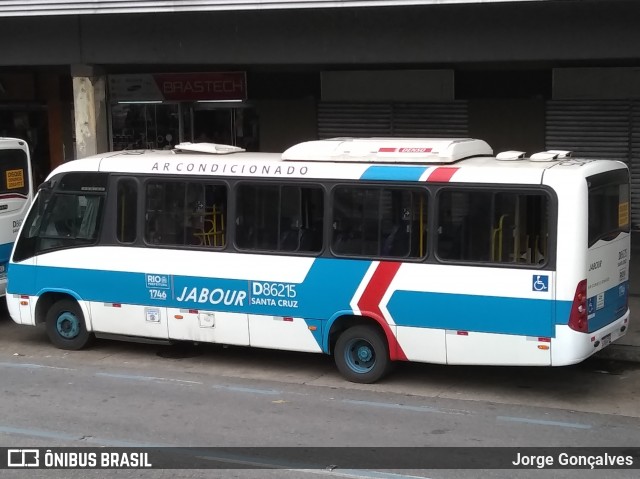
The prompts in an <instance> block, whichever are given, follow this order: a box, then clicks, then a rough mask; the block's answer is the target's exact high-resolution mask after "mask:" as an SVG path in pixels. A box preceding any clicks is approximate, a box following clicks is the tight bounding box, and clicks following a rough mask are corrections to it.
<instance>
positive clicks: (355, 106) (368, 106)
mask: <svg viewBox="0 0 640 479" xmlns="http://www.w3.org/2000/svg"><path fill="white" fill-rule="evenodd" d="M468 125H469V114H468V105H467V102H466V101H455V102H446V103H444V102H443V103H396V104H392V103H330V102H321V103H320V104H319V105H318V138H320V139H325V138H336V137H342V136H353V137H368V136H396V137H414V138H415V137H432V138H436V137H437V138H461V137H466V136H468Z"/></svg>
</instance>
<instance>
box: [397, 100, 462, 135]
mask: <svg viewBox="0 0 640 479" xmlns="http://www.w3.org/2000/svg"><path fill="white" fill-rule="evenodd" d="M393 135H394V136H404V137H422V138H466V137H467V136H469V109H468V104H467V102H466V101H455V102H447V103H412V104H396V105H394V109H393Z"/></svg>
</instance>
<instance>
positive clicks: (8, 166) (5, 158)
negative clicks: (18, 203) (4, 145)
mask: <svg viewBox="0 0 640 479" xmlns="http://www.w3.org/2000/svg"><path fill="white" fill-rule="evenodd" d="M28 161H29V160H28V158H27V155H26V154H25V152H24V151H23V150H18V149H10V150H0V173H2V178H1V179H0V195H1V196H3V197H11V196H12V195H17V196H24V197H26V196H27V195H28V194H29V181H28V173H27V172H28Z"/></svg>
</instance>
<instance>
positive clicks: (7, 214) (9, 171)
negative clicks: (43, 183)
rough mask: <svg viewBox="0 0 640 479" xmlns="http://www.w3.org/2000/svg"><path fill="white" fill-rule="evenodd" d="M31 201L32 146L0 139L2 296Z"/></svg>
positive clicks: (0, 276) (0, 264)
mask: <svg viewBox="0 0 640 479" xmlns="http://www.w3.org/2000/svg"><path fill="white" fill-rule="evenodd" d="M31 200H33V183H32V176H31V159H30V155H29V147H28V145H27V144H26V142H24V141H23V140H19V139H17V138H2V137H0V296H4V294H5V289H6V286H7V266H8V264H9V256H10V255H11V249H12V248H13V243H14V241H15V239H16V236H17V235H18V230H19V229H20V226H21V225H22V220H23V219H24V217H25V215H26V214H27V211H28V209H29V205H30V204H31Z"/></svg>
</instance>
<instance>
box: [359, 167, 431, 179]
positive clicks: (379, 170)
mask: <svg viewBox="0 0 640 479" xmlns="http://www.w3.org/2000/svg"><path fill="white" fill-rule="evenodd" d="M428 169H429V168H428V167H425V166H378V165H376V166H370V167H369V168H367V169H366V170H365V172H364V173H363V174H362V176H361V177H360V179H361V180H387V181H418V180H419V179H420V177H421V176H422V175H423V174H424V172H425V171H427V170H428Z"/></svg>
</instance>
